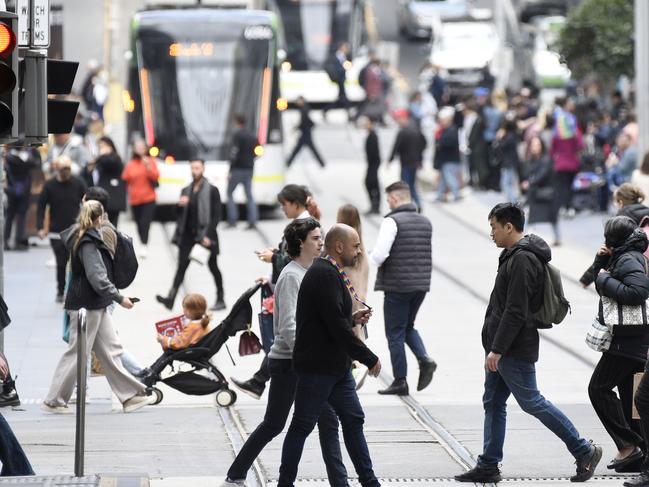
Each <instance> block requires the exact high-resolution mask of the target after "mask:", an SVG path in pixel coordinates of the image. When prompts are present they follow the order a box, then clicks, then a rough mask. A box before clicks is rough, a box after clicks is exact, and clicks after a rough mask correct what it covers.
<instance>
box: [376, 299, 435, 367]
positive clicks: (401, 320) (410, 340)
mask: <svg viewBox="0 0 649 487" xmlns="http://www.w3.org/2000/svg"><path fill="white" fill-rule="evenodd" d="M425 297H426V291H415V292H411V293H395V292H387V291H386V293H385V297H384V299H383V316H384V319H385V336H386V337H387V339H388V348H389V349H390V360H391V361H392V374H393V375H394V378H395V379H402V378H405V377H406V376H407V375H408V364H407V362H406V349H405V347H404V343H407V344H408V347H409V348H410V350H412V353H414V354H415V357H417V359H418V360H422V359H424V358H426V357H427V356H428V354H427V353H426V347H425V346H424V342H423V341H422V340H421V337H420V336H419V333H418V332H417V330H415V318H416V317H417V311H419V307H420V306H421V303H422V302H423V301H424V298H425Z"/></svg>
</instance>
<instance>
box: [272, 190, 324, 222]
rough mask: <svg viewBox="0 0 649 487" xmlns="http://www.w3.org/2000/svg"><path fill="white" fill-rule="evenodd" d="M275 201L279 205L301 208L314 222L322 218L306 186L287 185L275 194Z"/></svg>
mask: <svg viewBox="0 0 649 487" xmlns="http://www.w3.org/2000/svg"><path fill="white" fill-rule="evenodd" d="M277 201H279V202H280V203H293V204H297V205H300V206H303V207H304V208H305V209H306V211H308V212H309V215H311V216H312V217H313V218H315V219H316V220H320V217H321V216H322V214H321V212H320V208H319V207H318V204H317V203H316V201H315V199H314V198H313V194H311V191H309V188H307V187H306V186H300V185H298V184H287V185H286V186H284V187H283V188H282V190H281V191H280V192H279V193H278V194H277Z"/></svg>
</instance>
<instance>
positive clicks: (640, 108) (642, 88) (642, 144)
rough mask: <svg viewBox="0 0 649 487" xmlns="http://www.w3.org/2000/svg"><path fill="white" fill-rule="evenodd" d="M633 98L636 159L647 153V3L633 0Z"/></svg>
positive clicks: (648, 4)
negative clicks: (636, 133) (635, 118)
mask: <svg viewBox="0 0 649 487" xmlns="http://www.w3.org/2000/svg"><path fill="white" fill-rule="evenodd" d="M634 13H635V96H636V112H637V116H638V127H639V134H638V157H639V158H640V160H642V158H643V157H644V155H645V154H646V153H647V151H649V31H647V25H649V2H647V0H635V5H634Z"/></svg>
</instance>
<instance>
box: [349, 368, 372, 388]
mask: <svg viewBox="0 0 649 487" xmlns="http://www.w3.org/2000/svg"><path fill="white" fill-rule="evenodd" d="M369 371H370V369H368V368H367V367H366V366H365V365H363V364H361V363H357V364H356V366H355V367H354V368H353V369H352V377H353V378H354V380H355V381H356V390H359V389H360V388H361V387H363V384H365V379H367V374H368V373H369Z"/></svg>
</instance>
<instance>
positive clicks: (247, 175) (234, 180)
mask: <svg viewBox="0 0 649 487" xmlns="http://www.w3.org/2000/svg"><path fill="white" fill-rule="evenodd" d="M240 184H243V189H244V191H245V193H246V205H247V207H248V223H249V224H250V225H254V224H255V223H257V204H256V203H255V199H254V198H253V197H252V169H236V168H234V169H230V179H228V191H227V193H228V223H229V224H231V225H234V224H235V223H236V222H237V205H236V203H235V202H234V198H233V197H232V193H234V190H235V189H237V186H239V185H240Z"/></svg>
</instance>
